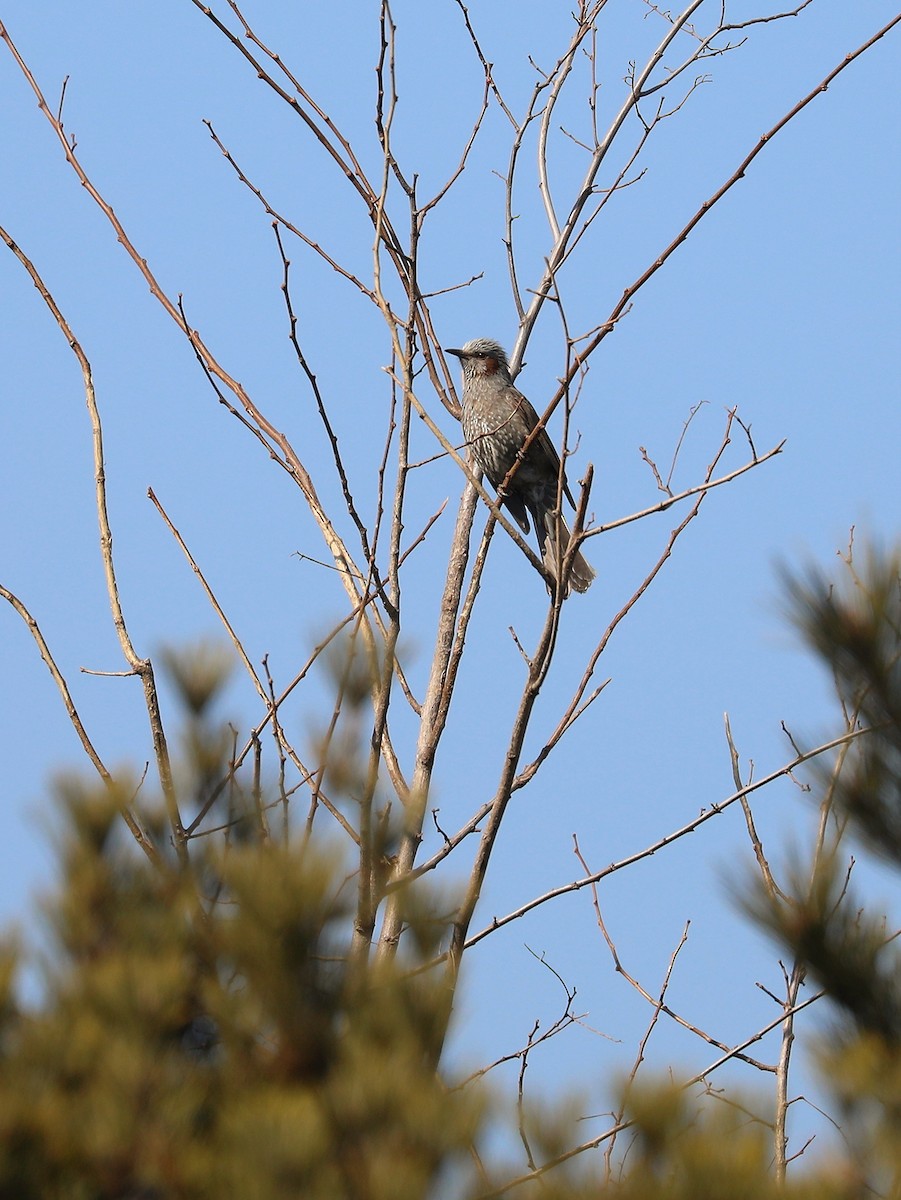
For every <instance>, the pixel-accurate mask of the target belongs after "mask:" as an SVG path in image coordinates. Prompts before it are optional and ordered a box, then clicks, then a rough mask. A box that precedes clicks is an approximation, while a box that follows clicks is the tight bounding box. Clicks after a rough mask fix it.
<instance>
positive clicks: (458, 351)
mask: <svg viewBox="0 0 901 1200" xmlns="http://www.w3.org/2000/svg"><path fill="white" fill-rule="evenodd" d="M444 353H445V354H454V355H456V357H457V358H462V357H463V351H462V350H451V349H450V347H448V348H447V349H446V350H445V351H444Z"/></svg>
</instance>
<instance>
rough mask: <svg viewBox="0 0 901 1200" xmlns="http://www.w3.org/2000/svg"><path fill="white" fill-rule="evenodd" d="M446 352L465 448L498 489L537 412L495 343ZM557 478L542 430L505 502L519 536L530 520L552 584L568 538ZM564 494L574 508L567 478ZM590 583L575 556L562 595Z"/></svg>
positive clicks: (590, 573) (556, 463)
mask: <svg viewBox="0 0 901 1200" xmlns="http://www.w3.org/2000/svg"><path fill="white" fill-rule="evenodd" d="M446 353H447V354H454V355H456V356H457V358H459V360H460V363H461V365H462V367H463V416H462V418H461V419H462V421H463V434H464V436H465V438H466V444H467V445H468V446H469V448H470V449H471V450H472V454H473V457H474V458H475V460H476V462H477V463H478V465H479V467H480V468H481V470H482V471H484V473H485V474H486V475H487V476H488V479H489V480H490V481H491V486H492V487H494V488H499V487H500V486H501V484H502V483H503V482H504V479H505V478H506V475H507V472H508V471H509V470H510V468H511V467H512V466H513V464H514V463H515V462H516V459H517V455H518V454H519V451H520V450H521V449H522V447H523V444H524V443H525V440H526V438H527V437H528V436H529V434H530V433H531V432H532V430H533V429H534V428H535V426H536V425H537V424H538V413H536V411H535V409H534V408H533V407H532V405H531V404H530V403H529V402H528V400H527V399H526V398H525V396H524V395H523V394H522V392H520V391H518V390H517V388H516V387H515V386H514V384H513V380H512V379H511V377H510V366H509V364H508V362H507V355H506V354H505V353H504V350H503V348H502V347H501V346H500V345H498V343H497V342H493V341H492V340H491V339H490V338H475V339H474V340H473V341H471V342H467V343H466V345H465V346H464V347H463V349H462V350H450V349H449V350H447V351H446ZM560 476H561V471H560V457H559V455H558V454H557V451H556V450H555V449H554V443H553V442H552V441H551V439H550V438H549V437H548V433H547V430H546V429H542V430H541V431H540V432H539V433H538V435H537V436H536V437H535V439H534V441H533V442H532V443H531V445H530V446H529V448H528V450H527V451H526V454H525V457H524V458H523V460H522V462H520V464H519V466H518V467H517V469H516V474H515V475H514V476H513V478H512V479H511V480H510V482H509V484H508V486H507V492H506V495H505V496H504V500H503V503H504V504H505V505H506V506H507V508H508V509H509V510H510V512H511V513H512V514H513V517H514V519H515V520H516V523H517V524H518V525H519V527H520V529H521V530H522V531H523V533H528V532H529V515H531V517H532V522H533V523H534V525H535V533H536V534H537V536H538V549H539V550H540V552H541V557H542V559H543V561H544V566H545V569H546V571H547V573H548V577H549V578H550V579H551V580H552V581H553V582H554V584H556V581H557V572H558V570H559V568H560V564H561V562H562V561H563V556H564V554H565V552H566V549H567V547H568V546H569V540H570V536H571V535H570V532H569V530H568V529H567V527H566V523H565V521H564V520H563V518H562V516H561V515H560V512H559V510H558V508H557V490H558V487H559V482H560ZM563 494H564V495H565V496H566V498H567V500H568V501H569V502H570V504H571V505H572V506H573V508H575V501H574V500H573V498H572V492H570V490H569V484H568V483H567V482H566V475H565V474H564V475H563ZM558 535H559V538H560V543H559V546H558V542H557V539H558ZM592 579H594V570H593V569H592V568H591V567H590V566H589V564H588V563H587V562H586V560H585V559H584V558H583V557H582V555H581V554H579V553H578V552H577V553H576V555H575V557H574V558H573V562H572V568H571V570H570V573H569V579H568V581H567V585H566V592H565V595H569V591H570V588H574V589H575V590H576V591H577V592H586V591H587V590H588V588H589V587H590V586H591V581H592Z"/></svg>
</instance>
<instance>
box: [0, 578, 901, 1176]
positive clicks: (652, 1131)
mask: <svg viewBox="0 0 901 1200" xmlns="http://www.w3.org/2000/svg"><path fill="white" fill-rule="evenodd" d="M899 594H901V593H899V591H898V563H897V561H896V560H893V559H874V560H873V561H872V562H871V564H870V567H869V570H868V572H867V574H866V576H865V577H864V578H863V579H860V578H856V580H855V588H854V590H853V591H852V593H851V594H850V595H844V594H840V593H838V592H836V591H835V590H834V589H832V588H831V587H829V586H828V585H827V584H826V583H825V582H824V581H822V580H819V579H817V578H813V579H812V580H810V581H808V583H807V584H805V585H804V586H803V587H802V586H797V587H796V588H795V590H794V596H795V602H796V608H797V612H798V615H799V619H800V620H801V623H802V626H803V628H804V629H805V631H806V634H807V636H808V638H809V640H810V642H811V644H812V645H813V646H814V647H815V648H816V649H817V650H818V652H819V653H820V654H821V655H822V656H823V657H824V658H825V660H826V661H827V662H828V663H829V664H830V666H831V667H832V669H833V670H834V672H835V675H836V681H837V684H838V689H839V693H840V695H841V697H842V698H843V701H844V703H845V705H846V707H847V708H849V709H851V710H853V711H854V712H856V713H858V714H860V716H861V719H862V720H863V721H865V722H866V723H867V724H868V726H869V727H870V729H871V732H869V733H867V734H866V735H863V736H861V737H860V738H859V739H858V742H857V744H856V747H855V751H854V753H853V755H851V756H850V757H849V758H848V759H847V761H846V762H845V763H844V766H843V769H842V771H841V772H840V773H839V774H838V775H835V774H833V775H830V776H827V775H824V776H823V778H822V788H821V793H822V803H823V805H824V806H825V807H824V811H826V812H830V811H831V812H833V813H834V814H838V816H839V818H840V821H850V822H852V823H853V824H854V825H855V827H857V828H858V829H859V830H860V832H861V833H862V834H863V836H864V837H866V838H867V839H868V840H869V841H870V843H871V844H876V845H877V846H878V848H879V850H880V852H881V853H882V854H883V855H884V857H886V858H887V859H888V860H889V861H890V862H892V863H894V864H897V865H899V866H901V815H899V814H901V799H899V797H901V768H899V755H901V749H899V748H901V678H899V667H898V663H899V654H898V652H899V646H901V636H899V626H901V622H899V609H901V606H899ZM204 664H205V666H204ZM201 668H202V669H201ZM174 674H175V678H176V680H178V679H182V682H183V686H182V692H183V695H184V699H185V707H186V713H187V724H186V737H185V740H184V745H185V759H186V763H187V765H186V767H185V769H184V771H183V772H181V773H180V774H179V783H178V786H179V788H180V789H182V788H187V789H188V791H189V792H191V789H193V792H192V794H193V801H194V803H195V804H197V805H198V806H200V805H205V804H207V803H208V802H211V801H210V797H211V796H212V797H213V798H214V799H215V795H216V789H215V787H214V781H215V780H216V779H217V778H221V777H222V768H223V761H222V755H223V752H224V747H225V745H226V741H225V739H224V737H223V735H222V730H221V729H217V728H215V727H210V726H208V724H207V717H206V714H207V712H208V709H209V705H210V702H211V701H212V700H213V699H214V698H215V695H216V693H217V691H218V687H219V684H220V682H221V678H222V674H221V668H220V667H219V666H217V664H216V661H215V658H214V657H211V656H210V654H209V653H206V652H205V653H204V655H203V656H202V661H200V664H199V667H198V669H197V671H196V672H195V671H194V670H192V668H191V666H190V664H184V663H182V664H181V666H180V668H179V671H176V672H175V673H174ZM192 680H193V681H194V682H192ZM343 682H344V685H345V686H346V687H348V688H350V686H351V683H352V680H351V676H350V672H349V671H348V672H346V673H345V675H344V678H343ZM364 694H365V689H364V688H362V686H359V687H356V686H355V690H354V698H355V703H356V702H359V703H360V704H362V703H363V698H364ZM335 745H337V742H335V743H333V751H334V747H335ZM339 757H340V758H342V759H344V758H346V759H347V762H346V763H345V764H344V766H343V768H342V766H341V763H340V762H339V763H337V768H338V770H337V774H338V776H339V777H341V778H346V779H350V780H355V781H356V785H358V786H362V783H365V772H362V771H361V770H360V769H359V768H358V766H357V765H356V764H355V762H354V761H353V757H352V748H351V749H347V748H346V747H344V748H342V749H341V750H340V754H339ZM332 765H333V766H335V765H336V764H335V763H333V764H332ZM342 771H343V774H342ZM226 774H227V771H226ZM132 795H133V791H131V790H130V791H129V792H128V794H127V795H126V794H124V793H120V792H114V791H112V790H106V791H101V792H97V791H92V790H90V789H85V788H84V787H81V786H79V785H77V784H75V783H73V782H71V781H70V782H68V783H66V784H65V785H64V787H63V788H62V796H61V808H62V813H63V816H64V821H63V822H62V824H63V831H62V833H61V834H60V836H59V839H58V841H59V856H60V876H61V878H60V884H59V888H58V892H57V895H56V897H55V899H54V900H53V902H52V904H51V905H49V906H48V919H49V925H50V930H51V934H52V945H51V949H50V952H49V954H48V956H47V962H46V964H45V966H44V971H43V977H42V984H41V990H40V999H39V1001H38V1002H37V1003H36V1004H35V1005H34V1006H33V1007H32V1008H30V1009H27V1008H24V1007H22V1006H21V1005H19V1004H18V1003H17V1002H16V999H15V991H14V986H13V985H14V976H15V968H16V963H17V961H18V959H19V953H18V951H17V949H16V948H15V947H14V946H12V945H8V946H6V947H5V948H3V950H2V952H0V1197H6V1196H9V1197H16V1198H17V1200H107V1198H108V1200H129V1198H131V1200H169V1198H173V1200H176V1198H177V1200H181V1198H185V1200H193V1198H195V1197H196V1198H197V1200H206V1198H208V1197H209V1198H212V1197H217V1198H218V1197H240V1198H241V1200H244V1198H247V1200H270V1198H271V1200H283V1198H293V1197H298V1198H300V1197H302V1198H304V1200H342V1198H345V1197H346V1198H347V1200H357V1198H360V1200H389V1198H390V1200H407V1198H409V1200H420V1198H424V1197H427V1196H430V1195H435V1196H437V1195H441V1196H442V1197H444V1196H452V1195H453V1196H461V1197H462V1196H468V1197H483V1198H485V1200H487V1198H488V1197H490V1196H500V1195H514V1196H517V1197H522V1196H532V1195H534V1196H539V1195H540V1196H541V1197H542V1200H555V1198H559V1200H579V1198H582V1197H585V1198H586V1200H587V1197H589V1196H592V1197H596V1196H598V1195H599V1194H602V1193H603V1194H604V1195H606V1196H610V1197H612V1198H614V1200H683V1198H684V1200H697V1198H699V1197H701V1198H705V1200H706V1198H711V1200H715V1198H717V1197H722V1198H723V1200H768V1198H771V1197H772V1198H773V1200H776V1198H777V1197H779V1198H786V1197H787V1198H788V1200H814V1198H816V1200H857V1198H858V1197H863V1196H865V1195H872V1194H874V1192H875V1193H878V1194H883V1195H893V1196H897V1195H901V963H899V957H898V952H897V950H896V948H895V943H894V941H893V940H892V939H891V938H890V937H887V935H886V931H885V929H884V927H883V924H882V922H881V921H879V920H875V919H873V918H872V917H870V916H868V915H867V914H866V913H865V911H864V910H862V908H861V906H860V905H859V904H858V902H857V900H856V899H855V898H854V897H853V896H852V894H851V889H850V886H849V881H848V878H847V875H846V873H843V871H842V869H841V867H840V860H839V857H838V853H837V848H836V849H835V850H834V852H833V853H831V854H825V855H824V856H822V861H821V864H820V866H819V868H818V870H817V871H816V872H815V873H814V875H813V876H812V879H813V882H812V883H811V874H810V872H809V871H808V872H807V873H804V872H799V873H798V876H797V881H796V886H795V887H794V889H793V890H790V891H789V892H788V893H785V894H781V895H777V894H773V893H768V892H763V891H762V892H761V893H760V895H759V896H758V897H757V899H756V901H755V908H756V915H757V917H758V919H760V920H762V921H764V922H765V923H766V924H767V925H768V927H769V928H770V929H771V930H772V931H774V932H775V933H776V934H777V936H778V937H779V939H780V941H781V942H782V943H783V944H784V945H785V946H787V947H788V948H789V950H790V951H791V953H793V954H794V955H796V956H798V957H799V959H800V960H801V961H803V962H804V963H805V964H806V965H807V968H808V970H809V971H810V973H811V974H812V975H814V976H815V977H816V978H817V979H818V980H819V982H820V983H821V984H822V986H824V987H825V988H826V989H827V991H828V992H829V994H830V995H831V997H832V999H833V1000H834V1001H835V1003H836V1004H837V1006H838V1010H839V1011H840V1012H842V1013H843V1014H844V1017H843V1022H842V1024H841V1025H839V1026H836V1027H835V1028H834V1029H833V1030H832V1032H831V1034H830V1036H829V1038H828V1039H827V1040H824V1042H823V1044H822V1045H821V1047H820V1048H819V1057H820V1060H821V1063H822V1066H823V1069H824V1073H825V1077H826V1079H827V1080H828V1081H829V1082H830V1084H831V1086H832V1088H833V1091H834V1093H835V1096H836V1098H837V1100H838V1102H839V1104H840V1106H841V1109H842V1112H843V1115H844V1119H843V1127H842V1133H843V1137H844V1140H845V1143H846V1145H847V1147H848V1153H847V1154H846V1155H845V1156H844V1157H843V1158H842V1160H841V1161H836V1162H832V1163H827V1164H825V1165H824V1164H822V1163H818V1164H817V1166H816V1167H815V1168H814V1167H810V1168H808V1167H807V1166H806V1164H805V1163H803V1162H802V1163H801V1164H800V1165H799V1166H798V1167H796V1168H795V1169H794V1170H792V1171H790V1172H789V1179H788V1182H787V1183H785V1184H779V1183H777V1182H776V1181H775V1179H774V1177H773V1162H772V1126H771V1118H770V1117H766V1116H760V1115H759V1114H758V1113H757V1112H756V1111H755V1108H756V1107H757V1106H755V1105H754V1104H752V1103H743V1102H740V1101H739V1099H738V1098H737V1097H735V1096H731V1095H726V1096H712V1095H711V1096H709V1097H703V1098H701V1099H700V1100H699V1099H698V1098H697V1097H696V1096H693V1095H690V1094H689V1093H687V1092H686V1091H685V1090H684V1089H680V1088H678V1087H676V1086H675V1085H672V1084H667V1085H665V1086H660V1087H638V1086H633V1087H631V1088H630V1090H629V1092H628V1095H627V1104H626V1122H625V1128H624V1129H623V1131H622V1132H621V1134H620V1136H621V1137H622V1138H623V1139H624V1141H623V1142H622V1143H621V1145H625V1140H626V1139H628V1147H629V1148H628V1151H627V1152H626V1153H625V1154H624V1155H622V1156H621V1160H622V1161H621V1164H620V1167H619V1168H617V1167H616V1165H615V1164H614V1167H613V1170H612V1172H611V1176H608V1175H607V1174H606V1170H605V1165H604V1163H603V1161H602V1159H601V1154H602V1151H603V1145H601V1147H600V1149H599V1150H598V1151H597V1152H595V1153H594V1154H590V1153H589V1154H573V1153H572V1152H571V1150H570V1147H571V1146H572V1144H573V1138H572V1120H571V1114H568V1113H564V1112H563V1111H562V1110H557V1111H549V1112H544V1113H541V1114H540V1115H536V1114H535V1113H533V1114H532V1115H531V1116H529V1115H528V1114H527V1115H526V1116H525V1117H524V1118H523V1121H522V1123H521V1125H520V1134H521V1137H522V1139H523V1142H524V1144H527V1145H528V1151H529V1155H530V1157H531V1159H532V1161H533V1162H534V1164H535V1167H534V1169H532V1170H528V1171H523V1170H522V1167H520V1168H518V1169H514V1170H512V1171H510V1170H504V1169H502V1168H500V1167H498V1166H495V1165H492V1164H491V1163H490V1162H483V1161H482V1157H483V1156H480V1155H479V1152H478V1151H479V1148H480V1144H481V1143H482V1142H484V1141H485V1139H486V1136H487V1134H488V1133H489V1132H490V1131H491V1130H493V1129H495V1128H496V1125H494V1124H492V1122H494V1121H495V1120H496V1118H497V1114H496V1113H495V1112H493V1110H490V1109H489V1108H488V1107H487V1105H486V1104H485V1102H484V1097H483V1096H482V1095H481V1094H480V1093H478V1092H477V1091H475V1090H474V1089H473V1088H471V1087H467V1088H454V1087H453V1086H452V1085H451V1081H448V1080H446V1079H445V1078H444V1077H443V1076H442V1074H441V1072H440V1071H438V1070H436V1067H435V1064H436V1062H438V1061H440V1055H441V1048H442V1046H443V1042H444V1037H445V1032H446V1028H447V1023H448V1020H449V1016H450V1014H449V1011H448V1009H449V1003H448V995H449V991H448V989H447V988H446V986H445V978H444V976H443V974H442V968H441V967H440V965H439V966H438V967H436V966H430V964H432V963H434V962H435V961H436V958H438V957H440V956H438V951H439V950H440V949H441V947H442V945H443V942H444V939H445V938H446V936H447V932H448V930H447V922H446V921H445V920H443V919H441V918H439V917H438V916H436V915H435V912H434V911H432V909H431V908H430V907H429V905H428V904H427V903H426V901H425V899H424V898H423V895H422V894H421V893H420V894H419V895H418V897H417V899H416V902H415V904H414V902H413V900H412V899H408V900H407V910H408V911H407V917H408V922H409V926H410V928H411V929H412V930H413V932H414V933H415V936H414V937H412V938H411V939H410V940H409V945H408V946H407V947H406V949H405V951H404V954H403V956H399V957H398V958H397V959H391V958H385V959H383V960H380V959H373V958H372V957H371V955H370V953H369V947H368V945H367V942H366V939H365V938H362V939H361V938H360V936H359V927H360V922H359V919H358V918H359V910H358V905H359V903H360V901H359V893H358V888H357V881H356V879H355V873H354V870H353V866H352V865H351V864H349V863H348V861H346V859H345V858H344V856H343V855H342V854H340V853H339V852H338V851H337V850H336V849H335V848H334V847H329V846H327V845H323V844H322V843H321V842H315V841H309V842H295V843H292V842H290V841H289V840H288V839H283V841H282V842H281V843H276V842H275V841H274V840H272V839H271V837H270V836H269V835H268V832H267V827H266V823H265V821H262V820H260V819H256V820H250V819H247V818H246V817H245V816H242V813H241V811H240V807H239V805H238V803H237V801H236V800H235V797H234V795H232V796H231V797H230V799H229V809H228V812H227V813H226V814H225V818H226V819H225V821H224V824H225V825H226V827H227V833H225V834H223V835H220V836H219V837H218V838H217V837H204V838H195V839H194V840H192V842H191V843H190V853H189V854H188V855H187V856H178V855H176V854H174V853H173V852H172V851H171V849H170V848H169V847H168V845H167V844H166V833H165V831H166V830H167V829H168V826H167V823H166V821H164V820H162V819H160V821H159V822H158V824H157V826H156V827H151V829H150V831H149V832H150V835H151V836H152V837H153V838H154V840H155V844H156V851H157V852H156V854H155V855H154V856H152V857H147V856H146V855H144V854H142V853H141V852H140V851H139V850H138V849H137V848H136V846H135V844H134V843H133V842H132V841H131V840H130V838H129V836H128V834H127V833H126V830H125V826H124V824H123V822H122V821H121V811H122V809H123V808H124V807H125V806H126V804H127V803H128V802H129V800H130V798H131V796H132ZM254 802H255V803H256V804H257V805H258V806H259V805H260V803H261V800H260V797H259V796H255V797H254ZM257 811H258V814H259V811H260V810H259V807H258V810H257ZM372 827H373V829H374V830H375V831H376V832H374V833H373V835H372V836H373V842H372V846H371V853H370V856H369V857H370V861H371V862H372V863H373V865H374V868H375V864H377V862H378V861H379V860H380V859H381V858H382V857H384V856H386V855H389V854H390V853H391V846H390V837H389V834H388V832H387V831H386V827H385V825H384V823H382V822H373V823H372ZM837 846H838V842H836V847H837ZM804 880H806V883H805V882H804ZM476 1162H477V1163H478V1173H476V1168H475V1167H474V1166H473V1165H472V1164H473V1163H476ZM617 1171H618V1172H619V1173H618V1174H617ZM518 1175H520V1176H521V1177H520V1179H519V1180H518V1181H517V1176H518ZM451 1181H452V1182H451Z"/></svg>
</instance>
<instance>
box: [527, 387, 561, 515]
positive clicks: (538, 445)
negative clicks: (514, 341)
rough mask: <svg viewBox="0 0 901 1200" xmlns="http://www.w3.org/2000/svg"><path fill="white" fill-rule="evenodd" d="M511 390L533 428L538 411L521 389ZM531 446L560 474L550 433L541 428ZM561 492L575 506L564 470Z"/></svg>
mask: <svg viewBox="0 0 901 1200" xmlns="http://www.w3.org/2000/svg"><path fill="white" fill-rule="evenodd" d="M513 390H514V391H515V392H516V395H517V398H518V403H519V405H520V407H521V409H522V414H523V416H524V417H525V419H526V422H527V424H528V426H529V430H530V431H531V430H532V429H534V428H535V426H536V425H537V424H538V421H539V420H540V418H539V416H538V413H537V412H536V411H535V409H534V407H533V406H532V404H531V403H530V402H529V401H528V400H527V399H526V397H525V396H524V395H523V394H522V392H521V391H519V389H518V388H514V389H513ZM532 446H533V448H534V450H535V452H536V453H537V454H540V455H543V456H544V458H545V459H546V460H547V463H548V465H549V466H550V468H551V470H552V471H553V473H554V474H555V475H557V476H559V475H560V455H559V454H558V453H557V447H556V446H555V445H554V443H553V442H552V441H551V438H550V434H549V433H548V431H547V429H546V428H545V429H542V430H541V432H540V433H539V434H538V437H537V438H536V439H535V441H534V442H533V443H532ZM563 494H564V495H565V496H566V498H567V500H568V501H569V502H570V504H571V505H572V506H573V508H575V507H576V502H575V500H574V499H573V494H572V492H571V491H570V490H569V484H568V483H567V480H566V472H565V471H564V472H563Z"/></svg>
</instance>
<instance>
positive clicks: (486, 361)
mask: <svg viewBox="0 0 901 1200" xmlns="http://www.w3.org/2000/svg"><path fill="white" fill-rule="evenodd" d="M482 374H483V375H496V374H497V359H496V358H492V357H491V355H490V354H489V355H488V356H487V357H486V358H483V359H482Z"/></svg>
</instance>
